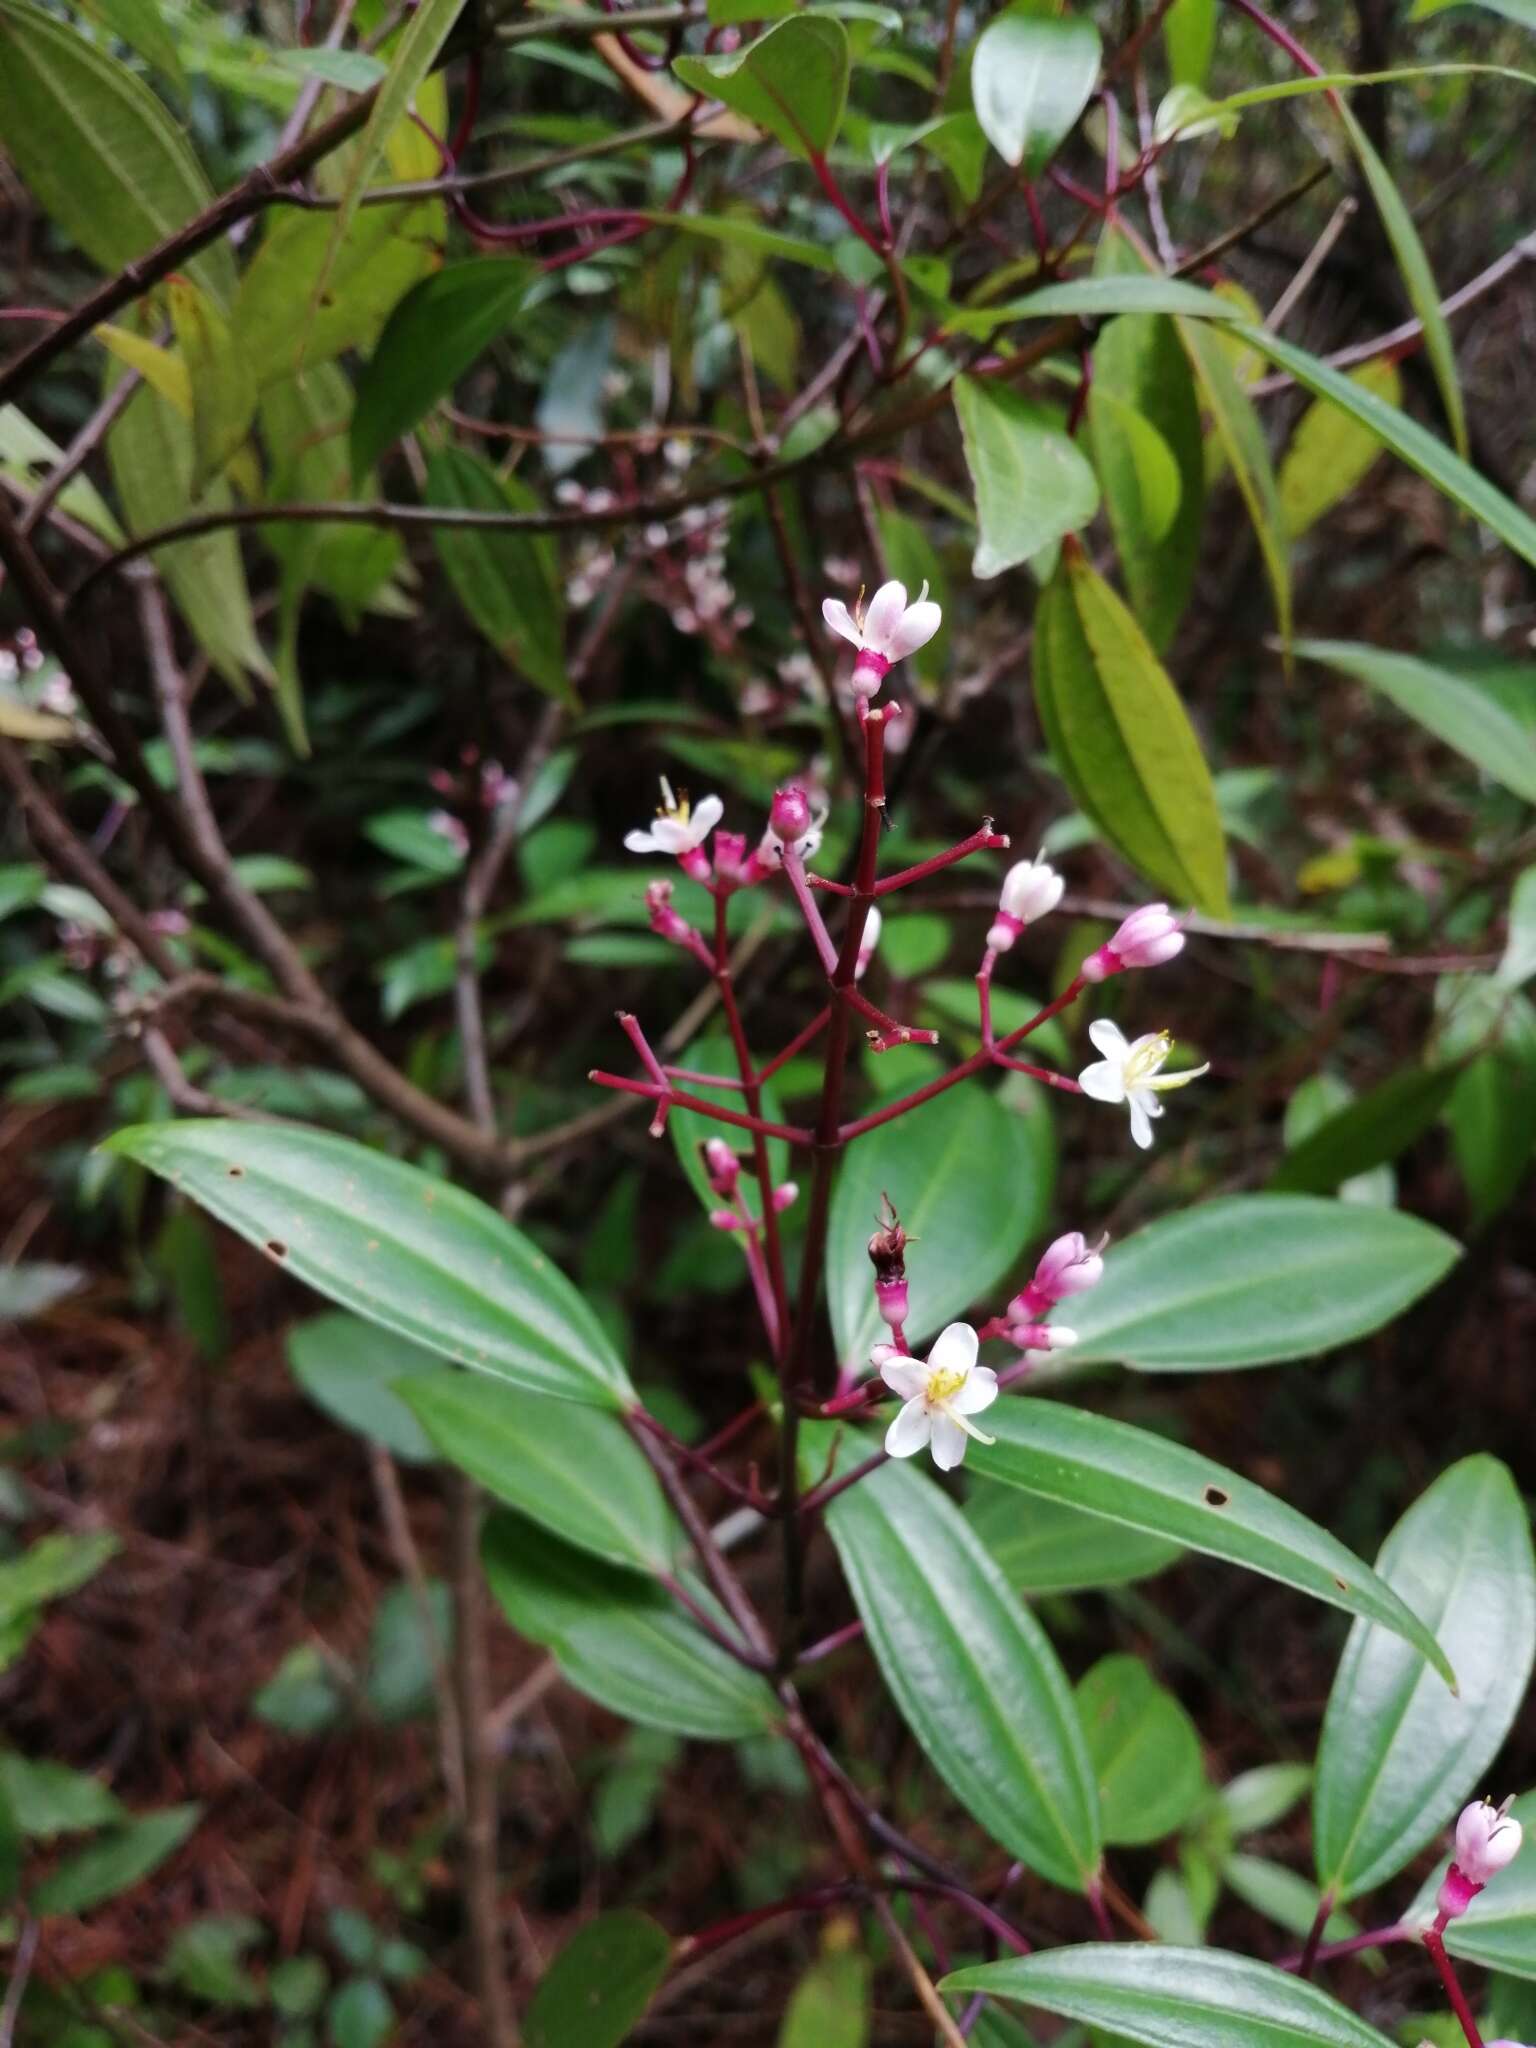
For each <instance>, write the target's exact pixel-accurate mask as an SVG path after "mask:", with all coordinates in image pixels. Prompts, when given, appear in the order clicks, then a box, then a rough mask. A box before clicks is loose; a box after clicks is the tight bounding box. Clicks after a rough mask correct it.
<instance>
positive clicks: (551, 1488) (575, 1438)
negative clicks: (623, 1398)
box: [398, 1372, 673, 1571]
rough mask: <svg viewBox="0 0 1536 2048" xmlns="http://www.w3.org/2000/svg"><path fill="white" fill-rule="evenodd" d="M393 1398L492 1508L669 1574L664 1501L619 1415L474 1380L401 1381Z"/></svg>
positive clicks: (459, 1375)
mask: <svg viewBox="0 0 1536 2048" xmlns="http://www.w3.org/2000/svg"><path fill="white" fill-rule="evenodd" d="M398 1392H399V1395H400V1397H401V1398H402V1399H403V1400H404V1402H405V1403H406V1405H407V1406H408V1407H409V1408H410V1410H411V1412H412V1413H413V1414H414V1416H415V1417H416V1419H417V1420H418V1421H419V1423H420V1424H421V1426H422V1428H423V1429H424V1430H425V1431H426V1433H427V1435H428V1437H430V1439H431V1440H432V1442H433V1443H434V1444H435V1445H436V1447H437V1449H438V1450H439V1451H440V1452H441V1454H442V1455H443V1457H445V1458H446V1459H447V1460H448V1461H449V1463H450V1464H452V1465H457V1466H458V1468H459V1470H460V1471H461V1472H467V1473H468V1474H469V1476H470V1478H471V1479H473V1480H475V1481H476V1482H477V1483H478V1484H479V1485H481V1486H483V1487H484V1488H485V1490H486V1491H487V1492H488V1493H490V1494H493V1495H494V1496H495V1497H496V1499H497V1500H501V1501H505V1502H506V1503H507V1504H508V1506H509V1507H514V1508H519V1509H521V1511H522V1512H523V1514H525V1515H527V1516H528V1517H529V1518H530V1519H531V1520H533V1521H535V1522H538V1523H540V1524H541V1525H542V1526H543V1527H544V1528H546V1529H551V1530H553V1531H554V1533H555V1535H557V1536H562V1537H564V1539H565V1540H566V1542H567V1543H574V1544H575V1545H576V1546H577V1547H578V1548H579V1549H581V1550H590V1551H591V1552H592V1554H593V1555H594V1556H595V1557H602V1558H607V1559H608V1560H609V1561H610V1562H611V1563H613V1564H623V1565H632V1566H636V1567H638V1568H639V1569H640V1570H641V1571H665V1570H666V1569H667V1568H668V1566H669V1564H670V1562H671V1555H672V1535H673V1531H672V1524H671V1518H670V1516H669V1515H668V1512H667V1506H666V1502H665V1501H664V1500H663V1498H662V1494H661V1488H660V1486H659V1485H658V1484H657V1482H656V1475H655V1473H654V1472H653V1471H652V1470H651V1467H650V1465H649V1464H648V1463H647V1461H646V1459H645V1456H644V1454H643V1453H642V1452H641V1451H640V1450H639V1449H638V1448H637V1447H636V1445H635V1444H634V1443H632V1442H631V1440H630V1438H629V1436H628V1434H627V1433H626V1431H625V1429H624V1426H623V1424H622V1423H621V1422H619V1421H617V1420H616V1419H615V1417H613V1416H611V1415H604V1414H603V1413H601V1412H600V1411H599V1410H598V1409H595V1408H578V1407H577V1406H576V1405H575V1404H574V1403H573V1402H570V1401H551V1400H547V1399H545V1398H543V1397H542V1396H540V1395H538V1394H527V1393H524V1392H523V1391H522V1390H521V1389H520V1388H513V1387H506V1386H501V1385H498V1384H497V1382H496V1381H495V1380H492V1379H487V1378H485V1377H484V1376H483V1375H480V1374H475V1373H464V1372H437V1373H432V1374H429V1375H428V1376H427V1377H425V1378H419V1379H418V1378H412V1379H405V1380H402V1381H400V1382H399V1383H398Z"/></svg>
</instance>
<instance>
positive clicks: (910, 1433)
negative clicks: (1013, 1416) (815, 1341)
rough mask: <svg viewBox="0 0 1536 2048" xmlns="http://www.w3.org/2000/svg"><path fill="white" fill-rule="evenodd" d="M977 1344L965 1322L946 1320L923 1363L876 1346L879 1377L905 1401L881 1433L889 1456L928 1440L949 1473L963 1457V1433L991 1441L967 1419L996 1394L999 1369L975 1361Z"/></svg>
mask: <svg viewBox="0 0 1536 2048" xmlns="http://www.w3.org/2000/svg"><path fill="white" fill-rule="evenodd" d="M977 1347H978V1339H977V1336H976V1332H975V1331H974V1330H973V1329H972V1328H971V1326H970V1324H969V1323H950V1324H949V1325H948V1327H947V1328H946V1329H943V1330H941V1331H940V1332H939V1334H938V1336H937V1337H935V1339H934V1340H933V1349H932V1350H931V1351H930V1352H929V1354H928V1360H927V1363H926V1364H924V1363H923V1361H922V1360H921V1359H917V1358H907V1357H904V1356H903V1355H902V1354H901V1353H900V1352H898V1353H896V1354H895V1355H894V1356H892V1355H891V1354H890V1353H889V1351H888V1349H887V1347H886V1346H884V1345H881V1346H880V1347H878V1362H879V1364H880V1377H881V1378H882V1379H883V1380H884V1381H885V1384H886V1385H887V1386H888V1387H889V1388H890V1390H891V1392H892V1393H893V1394H900V1396H901V1398H902V1402H903V1406H902V1409H901V1411H900V1413H899V1414H898V1415H897V1416H896V1419H895V1420H894V1421H893V1422H892V1424H891V1426H890V1428H889V1429H888V1430H887V1431H886V1433H885V1448H886V1450H887V1452H888V1453H889V1454H890V1456H891V1457H893V1458H910V1457H913V1456H914V1455H915V1454H916V1453H917V1452H918V1451H920V1450H921V1449H922V1448H923V1446H924V1445H925V1444H927V1445H928V1446H929V1447H930V1448H931V1449H932V1451H933V1462H934V1463H935V1465H937V1466H938V1467H939V1469H940V1471H941V1472H949V1471H952V1470H953V1468H954V1467H955V1466H956V1465H958V1464H959V1463H960V1461H961V1460H962V1459H963V1458H964V1456H965V1440H966V1438H967V1437H975V1439H976V1441H977V1443H979V1444H989V1443H991V1442H993V1441H994V1439H993V1438H991V1437H989V1436H987V1435H985V1434H984V1433H983V1432H982V1431H981V1430H979V1429H978V1428H977V1427H976V1425H975V1424H974V1423H973V1422H972V1421H971V1420H970V1418H971V1416H973V1415H979V1414H980V1413H981V1411H982V1409H984V1408H990V1407H991V1406H992V1403H993V1402H994V1401H995V1400H996V1399H997V1374H996V1373H995V1372H993V1370H992V1368H991V1367H990V1366H987V1365H978V1364H977V1363H976V1352H977Z"/></svg>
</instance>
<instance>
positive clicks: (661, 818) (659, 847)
mask: <svg viewBox="0 0 1536 2048" xmlns="http://www.w3.org/2000/svg"><path fill="white" fill-rule="evenodd" d="M661 797H662V801H661V807H660V809H659V810H658V811H657V813H656V822H655V824H654V825H653V826H652V827H651V829H650V831H649V832H644V831H640V830H636V831H633V832H626V833H625V834H624V844H625V845H626V846H627V847H628V849H629V851H630V852H631V853H670V854H673V855H675V856H676V857H677V858H679V859H681V857H682V856H683V855H684V854H685V853H693V852H695V851H696V850H697V849H698V848H699V847H701V846H702V845H703V844H704V842H705V840H706V839H707V838H708V837H709V835H710V833H711V832H713V831H714V829H715V827H716V826H717V825H718V824H719V822H720V820H721V819H722V818H723V817H724V816H725V805H724V804H723V803H722V802H721V801H720V799H719V797H717V796H706V797H703V798H701V799H700V801H699V802H698V803H697V804H694V805H692V806H690V804H689V802H688V799H687V797H686V796H682V797H676V796H674V795H673V794H672V785H671V783H670V782H668V780H667V778H666V777H665V776H663V777H662V778H661Z"/></svg>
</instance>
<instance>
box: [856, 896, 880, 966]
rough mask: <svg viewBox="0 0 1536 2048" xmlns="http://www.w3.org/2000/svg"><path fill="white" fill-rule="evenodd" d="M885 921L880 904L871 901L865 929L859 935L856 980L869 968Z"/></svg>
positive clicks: (865, 920)
mask: <svg viewBox="0 0 1536 2048" xmlns="http://www.w3.org/2000/svg"><path fill="white" fill-rule="evenodd" d="M884 922H885V920H884V918H883V917H882V916H881V915H880V910H879V906H878V905H877V904H874V903H871V905H870V906H869V911H868V914H867V915H866V917H865V919H864V930H863V932H862V933H861V934H860V936H859V957H858V959H857V961H856V962H855V963H854V969H853V978H854V980H855V981H862V980H863V979H864V976H865V974H866V973H867V972H868V970H869V963H870V961H871V960H873V959H874V957H875V948H876V947H877V946H878V945H879V943H880V927H881V925H882V924H883V923H884Z"/></svg>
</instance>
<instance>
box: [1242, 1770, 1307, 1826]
mask: <svg viewBox="0 0 1536 2048" xmlns="http://www.w3.org/2000/svg"><path fill="white" fill-rule="evenodd" d="M1311 1783H1312V1771H1311V1767H1310V1766H1309V1765H1307V1764H1256V1765H1255V1766H1254V1768H1253V1769H1252V1770H1251V1771H1240V1772H1239V1773H1238V1775H1237V1776H1236V1777H1235V1778H1232V1779H1230V1780H1229V1781H1228V1782H1227V1783H1226V1784H1225V1785H1223V1786H1222V1788H1221V1792H1220V1795H1219V1796H1220V1799H1221V1810H1222V1813H1223V1815H1224V1816H1225V1819H1226V1823H1227V1826H1228V1827H1229V1828H1230V1829H1231V1830H1232V1832H1233V1834H1234V1835H1253V1834H1257V1833H1259V1831H1260V1830H1261V1829H1263V1828H1272V1827H1273V1826H1274V1825H1275V1824H1276V1822H1277V1821H1282V1820H1284V1818H1285V1816H1286V1815H1287V1814H1288V1813H1289V1812H1290V1810H1291V1808H1292V1807H1293V1806H1294V1805H1295V1804H1296V1802H1297V1801H1298V1800H1299V1799H1302V1798H1304V1797H1305V1795H1306V1793H1307V1790H1308V1787H1309V1786H1310V1785H1311Z"/></svg>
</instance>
